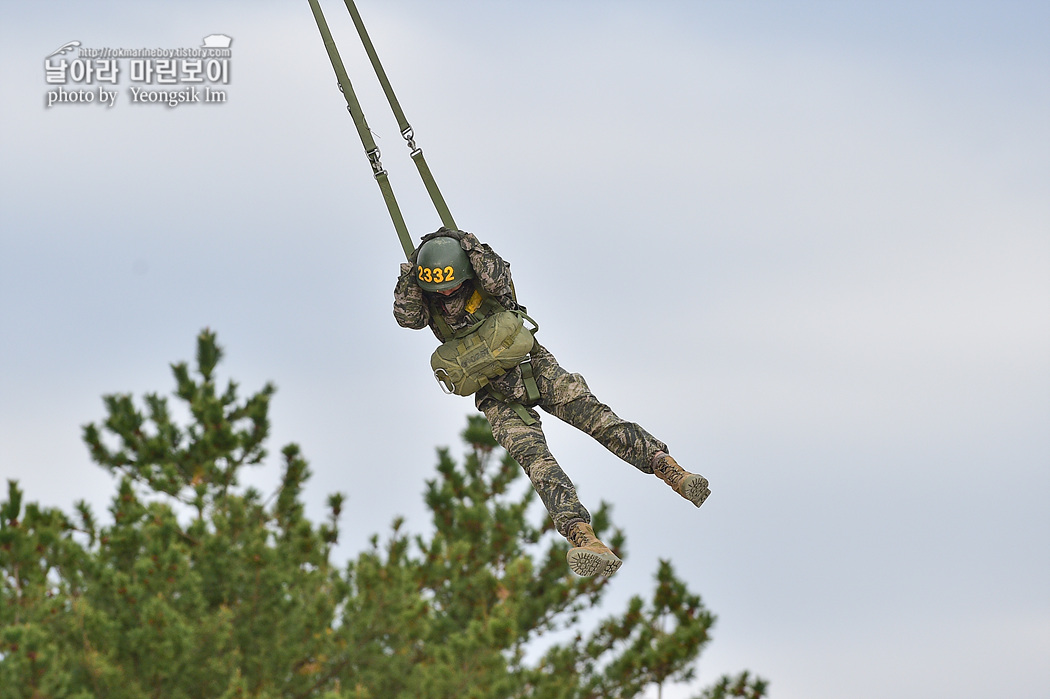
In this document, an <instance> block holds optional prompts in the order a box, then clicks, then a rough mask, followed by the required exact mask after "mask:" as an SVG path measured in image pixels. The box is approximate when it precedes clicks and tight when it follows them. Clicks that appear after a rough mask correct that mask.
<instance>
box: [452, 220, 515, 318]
mask: <svg viewBox="0 0 1050 699" xmlns="http://www.w3.org/2000/svg"><path fill="white" fill-rule="evenodd" d="M459 244H460V245H461V246H462V248H463V249H464V250H465V251H466V252H467V257H469V258H470V266H471V267H473V268H474V276H475V279H476V281H477V283H478V284H479V285H480V286H481V288H482V289H484V290H485V291H486V292H488V293H489V294H491V295H492V296H495V297H496V298H497V299H499V300H500V302H501V303H503V304H504V305H505V306H509V305H513V299H514V294H513V291H512V287H511V277H510V263H509V262H507V261H505V260H504V259H503V258H502V257H500V256H499V255H497V254H496V252H495V251H494V250H493V249H492V248H490V247H489V246H488V244H486V243H482V242H480V241H479V240H478V239H477V238H475V237H474V234H473V233H464V234H463V237H462V239H460V243H459Z"/></svg>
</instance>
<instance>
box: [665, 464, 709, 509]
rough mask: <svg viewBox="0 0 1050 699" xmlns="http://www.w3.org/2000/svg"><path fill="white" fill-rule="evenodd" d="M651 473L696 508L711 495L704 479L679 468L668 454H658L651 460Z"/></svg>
mask: <svg viewBox="0 0 1050 699" xmlns="http://www.w3.org/2000/svg"><path fill="white" fill-rule="evenodd" d="M653 473H655V474H656V475H657V476H658V477H659V478H660V480H662V481H663V482H664V483H666V484H667V485H669V486H671V488H673V489H674V491H675V492H676V493H678V494H679V495H681V496H682V497H683V498H685V499H686V500H688V501H689V502H691V503H693V504H694V505H696V506H697V507H700V506H701V505H703V504H704V500H707V496H708V495H710V494H711V489H710V488H708V487H707V485H708V484H707V479H706V478H704V477H703V476H698V475H697V474H695V473H689V471H686V470H685V469H683V468H682V467H681V466H679V465H678V462H677V461H675V460H674V457H672V456H671V455H670V454H665V453H664V452H660V453H659V454H657V455H656V456H655V457H654V458H653Z"/></svg>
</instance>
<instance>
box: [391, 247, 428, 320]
mask: <svg viewBox="0 0 1050 699" xmlns="http://www.w3.org/2000/svg"><path fill="white" fill-rule="evenodd" d="M412 271H413V265H412V264H410V263H408V262H402V263H401V276H400V277H398V279H397V286H395V287H394V319H395V320H396V321H397V324H398V325H400V326H401V327H403V328H412V329H413V330H420V329H422V328H425V327H426V326H427V323H429V322H430V309H429V308H427V302H426V299H424V298H423V290H422V289H420V288H419V285H418V284H416V281H415V279H413V278H412Z"/></svg>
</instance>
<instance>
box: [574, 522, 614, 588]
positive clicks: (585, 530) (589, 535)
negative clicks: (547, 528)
mask: <svg viewBox="0 0 1050 699" xmlns="http://www.w3.org/2000/svg"><path fill="white" fill-rule="evenodd" d="M565 538H566V539H568V540H569V543H570V544H572V545H573V547H574V548H571V549H569V553H568V554H566V556H565V560H566V561H568V563H569V567H570V568H572V572H574V573H576V574H577V575H579V576H582V577H585V578H589V577H590V576H592V575H604V576H606V577H608V576H610V575H612V574H613V573H615V572H616V571H617V569H619V567H620V566H621V565H623V561H621V560H620V559H619V558H618V557H617V556H616V554H615V553H613V552H612V551H610V550H609V547H608V546H606V545H605V544H603V543H602V542H601V541H599V540H598V537H597V536H595V535H594V529H592V528H591V525H589V524H587V523H585V522H576V523H574V524H572V525H570V527H569V533H568V534H567V535H566V536H565Z"/></svg>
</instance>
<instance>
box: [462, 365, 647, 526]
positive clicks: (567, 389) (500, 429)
mask: <svg viewBox="0 0 1050 699" xmlns="http://www.w3.org/2000/svg"><path fill="white" fill-rule="evenodd" d="M532 368H533V374H534V375H535V377H536V386H537V388H539V390H540V400H539V403H538V404H537V405H536V406H534V407H527V408H526V410H528V412H529V414H530V415H531V416H532V417H533V419H535V420H536V424H533V425H526V424H525V423H524V422H523V421H522V419H521V418H520V417H518V414H517V413H516V412H514V410H513V408H511V407H510V406H509V405H507V404H506V403H501V402H500V401H497V400H496V399H494V398H492V397H491V396H488V395H486V396H484V397H481V398H480V399H479V400H478V401H477V406H478V408H479V409H480V410H481V411H483V412H484V413H485V417H487V418H488V421H489V424H490V425H492V434H493V436H495V438H496V440H497V441H498V442H499V443H500V445H501V446H502V447H503V448H504V449H506V450H507V453H508V454H510V456H511V458H513V459H514V460H515V461H517V462H518V463H519V464H520V465H521V467H522V469H523V470H524V471H525V474H526V475H527V476H528V477H529V480H530V481H532V486H533V487H534V488H535V489H536V492H537V493H538V494H539V496H540V500H541V501H542V502H543V505H544V507H546V508H547V512H548V513H550V516H551V519H552V520H554V526H555V527H556V528H557V529H558V531H559V532H560V533H561V534H562V535H563V536H564V535H565V534H566V532H567V531H568V528H569V526H570V525H571V524H573V523H574V522H578V521H583V522H586V523H588V524H589V523H590V521H591V515H590V513H589V512H587V509H586V508H585V507H584V506H583V505H582V504H581V503H580V500H579V498H578V497H577V496H576V486H574V485H573V484H572V481H571V480H570V479H569V477H568V476H567V475H566V474H565V472H564V471H563V470H562V468H561V466H559V465H558V462H557V461H556V460H555V459H554V456H553V455H552V454H551V452H550V449H548V448H547V440H546V438H545V437H544V436H543V426H542V425H541V424H540V416H539V413H537V412H536V410H535V408H536V407H539V408H542V409H543V410H544V411H545V412H547V413H550V414H551V415H553V416H555V417H557V418H559V419H560V420H562V421H564V422H567V423H568V424H570V425H572V426H573V427H575V428H577V429H579V430H581V431H583V432H586V433H587V434H589V435H590V436H592V437H594V439H596V440H597V441H598V442H599V443H600V444H602V445H603V446H604V447H605V448H606V449H608V450H609V451H611V452H612V453H613V454H616V456H618V457H620V458H621V459H623V460H624V461H626V462H627V463H629V464H631V465H632V466H634V467H635V468H637V469H638V470H639V471H642V472H643V473H652V472H653V465H652V461H653V457H654V456H655V455H656V453H657V452H660V451H664V452H666V451H667V445H666V444H664V443H663V442H661V441H659V440H657V439H656V438H655V437H653V436H652V435H651V434H649V433H648V432H646V431H645V430H644V429H643V428H642V427H641V426H639V425H636V424H635V423H633V422H628V421H626V420H623V419H621V418H620V417H618V416H617V415H616V414H615V413H614V412H613V411H612V410H611V409H610V408H609V406H607V405H605V404H604V403H601V402H600V401H599V400H598V399H597V398H595V397H594V394H593V393H591V391H590V389H589V388H588V387H587V382H586V381H585V380H584V378H583V377H582V376H580V375H579V374H570V373H569V372H567V371H565V369H563V368H562V367H561V366H560V365H559V364H558V360H556V359H555V358H554V355H552V354H551V353H550V352H548V351H547V350H546V349H545V348H543V347H541V346H538V345H537V347H536V349H535V350H533V352H532Z"/></svg>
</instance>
